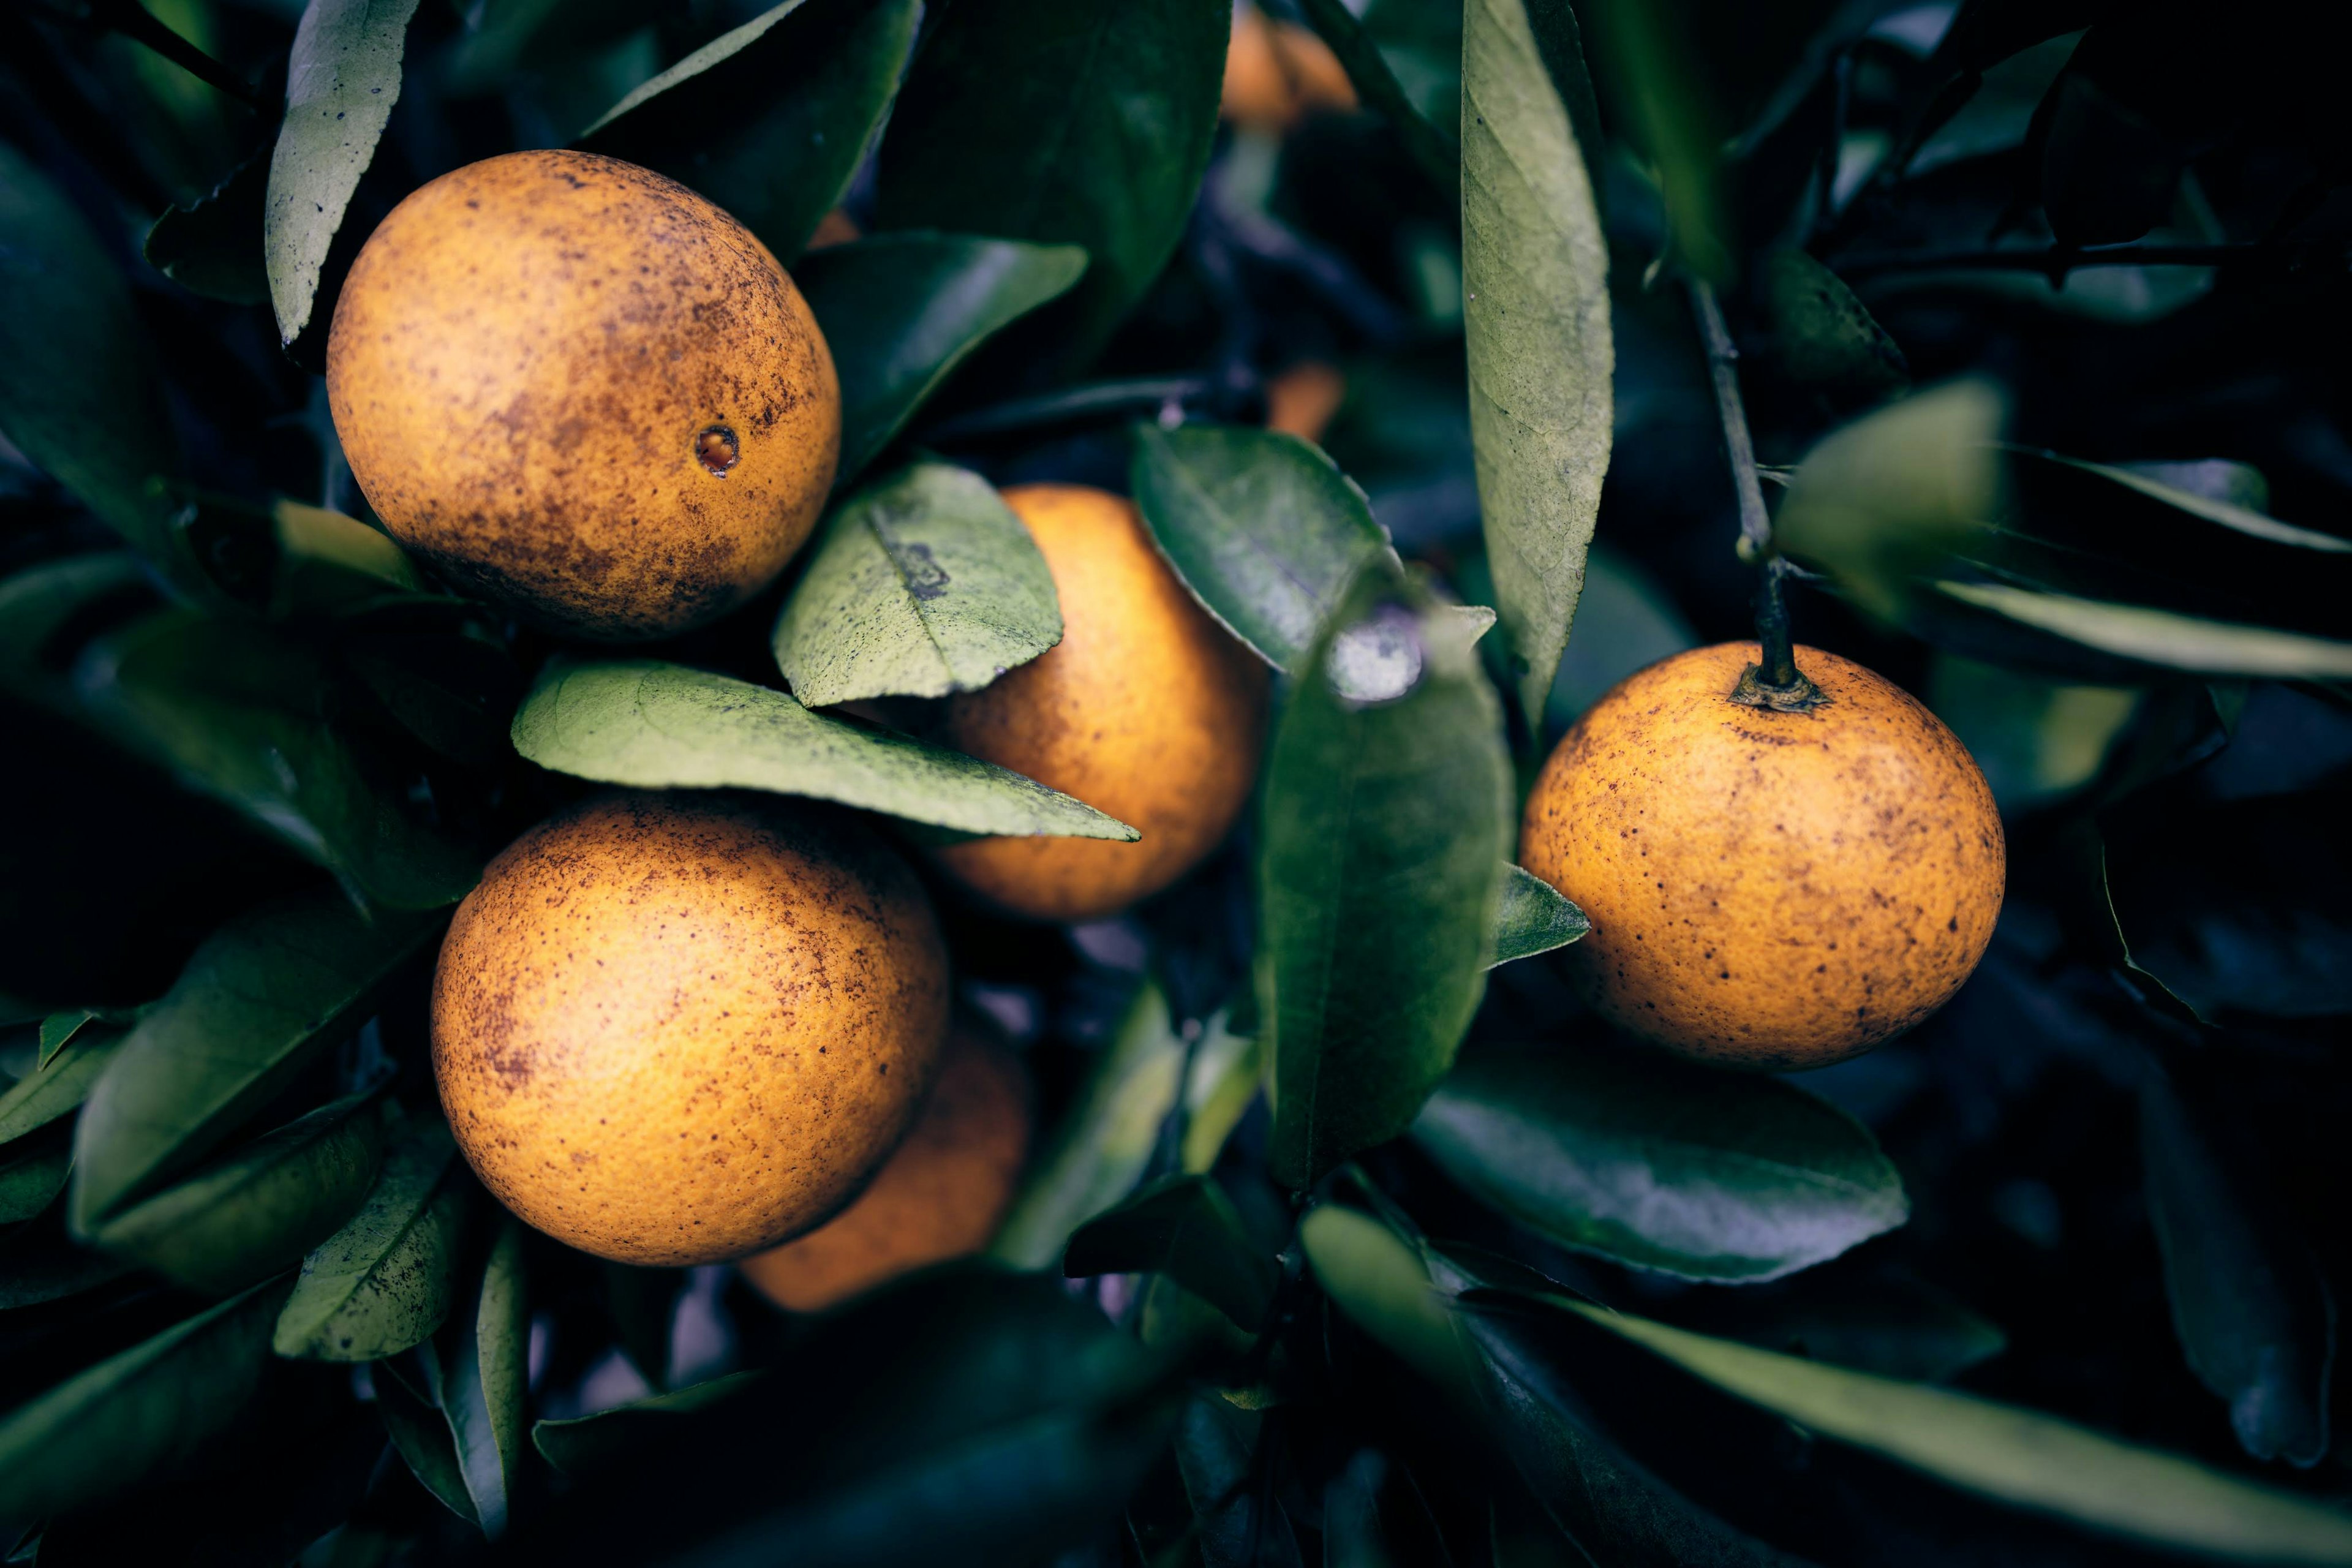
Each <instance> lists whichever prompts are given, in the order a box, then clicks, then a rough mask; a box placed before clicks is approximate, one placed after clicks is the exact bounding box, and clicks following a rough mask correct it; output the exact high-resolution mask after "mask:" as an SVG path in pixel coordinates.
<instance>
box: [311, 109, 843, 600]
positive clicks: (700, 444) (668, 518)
mask: <svg viewBox="0 0 2352 1568" xmlns="http://www.w3.org/2000/svg"><path fill="white" fill-rule="evenodd" d="M327 396H328V401H329V404H330V405H331V408H332V410H333V412H334V416H335V429H336V431H337V433H338V434H339V435H340V436H341V437H342V443H343V452H344V455H345V457H347V458H349V459H350V461H351V465H352V478H353V479H356V480H358V481H359V487H360V489H361V491H362V493H363V494H364V495H365V496H366V497H367V499H368V504H369V505H370V506H372V507H373V508H374V509H375V512H376V515H377V516H378V517H379V518H381V519H382V520H383V525H384V527H385V528H387V529H389V530H390V531H391V532H392V534H393V536H394V538H396V539H398V540H399V541H400V542H401V543H403V544H404V545H406V546H407V547H408V548H409V549H411V550H414V551H415V552H417V553H418V554H420V555H422V556H424V557H425V558H426V559H427V560H429V561H431V562H432V563H434V564H435V565H436V567H438V568H439V569H440V570H441V571H442V572H443V573H444V574H446V575H447V576H449V577H450V578H451V579H452V580H454V581H456V582H457V583H458V584H462V585H463V586H465V587H467V588H469V589H471V590H473V591H475V592H478V593H480V594H483V595H488V596H489V597H492V598H495V599H498V600H500V601H502V602H504V603H505V604H507V605H509V606H510V607H512V608H513V609H514V610H515V611H516V612H517V613H519V614H520V615H521V616H524V617H526V618H527V619H530V620H532V621H535V622H537V623H539V624H541V625H543V626H548V627H551V628H552V629H554V630H557V631H562V632H567V633H572V634H575V635H578V636H583V637H597V638H604V639H610V640H616V641H617V640H633V639H643V638H648V637H666V636H668V635H670V634H672V633H675V632H678V631H683V630H685V629H687V628H688V627H691V626H699V625H701V624H703V623H705V622H707V621H710V620H714V619H716V618H717V617H718V616H722V615H724V614H726V613H727V612H728V611H729V610H731V609H733V608H734V607H735V606H737V605H740V604H741V603H742V602H743V601H744V600H746V599H748V598H750V597H751V595H753V594H756V593H758V592H759V591H760V590H761V588H763V587H765V586H766V585H767V584H769V583H771V582H772V581H773V580H774V579H775V576H776V574H777V573H779V572H781V571H782V570H783V566H784V563H785V562H786V561H787V560H789V559H790V558H791V557H792V554H793V552H794V551H796V550H798V549H799V548H800V546H801V544H802V542H803V541H804V540H806V539H807V537H808V535H809V531H810V530H811V529H812V528H814V526H815V524H816V518H817V513H818V511H819V510H822V508H823V507H824V498H825V492H826V491H827V490H828V489H830V488H831V486H832V484H833V472H834V465H835V462H836V460H837V459H838V458H839V456H840V448H841V386H840V383H839V382H838V380H836V379H835V374H834V365H833V355H832V353H831V351H830V350H828V349H827V348H826V346H825V342H824V333H823V332H821V331H818V330H817V324H816V319H815V318H814V316H812V315H811V314H810V313H809V308H808V305H807V303H806V301H804V300H802V298H801V296H800V291H799V290H798V289H795V288H793V281H792V279H790V278H788V277H786V276H785V274H784V269H783V268H782V267H780V266H778V265H777V264H776V258H774V257H773V256H772V255H770V254H769V253H768V249H767V247H765V246H763V245H761V243H760V242H759V241H758V240H757V239H755V238H753V237H752V236H751V232H750V231H749V230H748V229H746V228H744V227H743V226H742V225H741V224H739V223H737V222H736V221H735V220H734V219H733V218H731V217H730V216H728V215H727V214H726V213H724V212H722V211H720V210H719V208H718V207H716V206H714V205H711V204H710V203H709V202H708V201H706V200H704V199H703V198H702V197H701V196H698V195H695V194H694V193H693V192H692V191H689V190H688V189H687V188H686V187H685V186H684V185H681V184H677V182H676V181H674V180H668V179H665V178H663V177H662V176H661V175H659V174H655V173H653V172H652V171H651V170H648V169H641V168H638V167H637V166H636V165H635V164H634V163H622V162H620V161H619V160H617V159H614V158H604V157H599V156H597V155H595V154H593V153H572V152H540V153H507V154H505V155H504V156H501V157H497V158H488V159H485V160H483V161H482V162H481V163H469V164H467V166H466V167H464V168H462V169H457V170H455V171H453V172H451V173H449V174H444V175H442V176H441V177H440V178H439V179H437V180H435V181H433V182H432V183H431V184H426V185H425V186H424V187H422V188H421V189H419V190H417V191H415V192H413V193H412V194H411V195H409V196H408V198H407V199H406V200H404V201H403V202H402V203H401V204H400V205H398V206H396V207H394V209H393V210H392V213H391V215H390V216H387V217H386V218H385V219H384V220H383V223H382V224H381V225H379V226H377V228H376V231H375V233H374V234H373V235H372V236H371V237H369V239H368V242H367V244H366V245H365V246H364V247H362V249H361V251H360V254H359V258H358V259H357V260H355V261H353V262H352V270H351V276H350V277H349V279H346V280H345V282H344V284H343V289H342V293H341V297H340V298H339V299H338V300H337V301H336V304H335V320H334V326H333V329H332V331H331V333H330V334H329V337H328V342H327Z"/></svg>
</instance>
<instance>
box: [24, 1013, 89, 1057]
mask: <svg viewBox="0 0 2352 1568" xmlns="http://www.w3.org/2000/svg"><path fill="white" fill-rule="evenodd" d="M98 1016H99V1015H98V1014H97V1013H96V1012H95V1011H94V1010H92V1009H91V1008H89V1007H76V1008H74V1009H73V1010H71V1011H70V1012H65V1013H52V1014H50V1015H49V1016H47V1017H46V1018H44V1019H42V1020H41V1039H40V1054H39V1055H38V1056H37V1057H35V1058H33V1065H34V1066H36V1067H44V1068H45V1067H47V1066H48V1065H49V1062H50V1060H51V1059H52V1058H55V1057H56V1056H57V1054H58V1052H59V1051H61V1050H63V1049H64V1048H65V1047H66V1044H67V1042H68V1041H69V1040H71V1039H72V1038H73V1037H75V1036H76V1035H79V1034H80V1033H81V1031H82V1026H84V1025H86V1024H89V1023H90V1022H92V1021H93V1020H95V1019H96V1018H97V1017H98Z"/></svg>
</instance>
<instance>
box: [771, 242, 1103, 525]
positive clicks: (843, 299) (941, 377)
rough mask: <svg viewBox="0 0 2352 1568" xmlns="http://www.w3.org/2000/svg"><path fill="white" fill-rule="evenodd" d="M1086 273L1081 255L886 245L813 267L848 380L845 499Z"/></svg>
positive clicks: (977, 246) (808, 278)
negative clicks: (945, 398) (864, 473)
mask: <svg viewBox="0 0 2352 1568" xmlns="http://www.w3.org/2000/svg"><path fill="white" fill-rule="evenodd" d="M1086 270H1087V253H1086V251H1085V249H1084V248H1083V247H1079V246H1075V245H1029V244H1024V243H1023V242H1022V241H1020V240H1017V239H987V238H982V237H980V236H978V235H970V234H927V233H923V232H921V231H912V232H908V233H903V234H878V235H875V236H873V237H871V238H867V239H861V240H856V241H854V242H853V243H851V244H848V245H836V246H830V247H826V248H825V249H823V250H818V251H812V252H811V253H810V254H808V255H806V256H803V258H801V259H800V263H799V265H798V266H797V267H795V268H793V278H794V279H795V280H797V281H798V282H799V284H800V286H801V292H802V293H803V294H804V295H806V296H807V298H808V302H809V309H810V310H814V312H815V313H816V319H817V324H818V325H819V326H821V327H823V328H824V337H825V342H827V343H828V344H830V345H831V346H832V349H833V358H834V363H835V364H836V365H838V366H839V367H840V369H841V467H840V468H839V470H838V471H837V473H836V476H835V480H834V483H835V487H836V488H845V487H846V486H847V485H848V484H849V482H850V481H851V480H853V479H856V477H857V475H858V473H859V471H860V470H861V469H863V468H865V467H866V464H868V463H870V462H872V461H873V460H874V459H875V458H877V457H879V456H881V454H882V451H883V449H884V448H885V447H888V446H889V445H890V443H891V441H892V440H893V439H895V438H896V437H897V436H898V432H899V431H900V430H902V429H904V428H905V427H906V424H907V421H908V420H909V419H911V418H912V417H914V415H915V411H916V410H917V409H919V408H920V407H921V406H922V405H924V403H925V402H927V401H929V398H930V396H931V395H932V394H933V393H935V392H937V391H938V390H939V389H940V387H941V386H942V385H944V384H946V382H947V379H948V377H949V376H950V375H952V374H954V373H955V369H956V367H957V366H958V365H960V364H961V363H963V361H964V359H965V358H966V356H968V355H969V354H971V352H972V351H973V350H974V349H976V348H978V347H980V345H981V344H982V343H983V342H987V341H988V340H989V339H990V338H992V337H993V336H995V335H996V334H997V333H998V332H999V331H1003V329H1004V328H1006V327H1008V326H1010V325H1011V324H1012V323H1013V322H1014V321H1018V320H1020V319H1021V318H1022V317H1023V316H1025V315H1027V314H1028V313H1029V312H1030V311H1032V310H1036V309H1037V308H1038V307H1039V306H1041V305H1044V304H1046V303H1048V302H1050V301H1052V300H1058V299H1060V298H1061V297H1062V296H1063V295H1065V294H1066V293H1068V292H1069V291H1070V289H1071V288H1072V286H1073V285H1075V284H1076V282H1077V280H1078V279H1079V278H1080V277H1082V276H1083V275H1084V274H1085V272H1086Z"/></svg>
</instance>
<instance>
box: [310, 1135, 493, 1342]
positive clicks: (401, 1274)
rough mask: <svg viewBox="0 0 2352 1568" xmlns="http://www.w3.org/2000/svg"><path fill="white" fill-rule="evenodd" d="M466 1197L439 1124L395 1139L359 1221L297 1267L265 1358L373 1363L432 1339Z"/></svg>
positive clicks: (449, 1287) (448, 1287) (451, 1146)
mask: <svg viewBox="0 0 2352 1568" xmlns="http://www.w3.org/2000/svg"><path fill="white" fill-rule="evenodd" d="M466 1198H467V1182H466V1179H465V1177H464V1175H463V1173H462V1172H461V1171H460V1170H459V1168H458V1163H457V1143H456V1142H455V1141H454V1140H453V1139H452V1138H451V1137H450V1135H449V1124H448V1123H447V1122H446V1121H442V1120H441V1119H440V1118H439V1117H437V1116H431V1117H420V1118H418V1119H416V1120H415V1121H411V1122H410V1123H409V1124H408V1125H407V1126H406V1127H404V1128H403V1129H401V1130H400V1131H398V1132H397V1133H396V1134H395V1135H394V1139H393V1142H392V1145H391V1147H390V1149H389V1150H388V1151H386V1152H385V1155H384V1161H383V1170H382V1171H381V1172H380V1173H378V1174H377V1176H376V1180H375V1184H374V1186H373V1187H372V1188H370V1189H369V1191H368V1194H367V1198H366V1201H365V1202H363V1203H362V1205H360V1210H359V1212H358V1213H357V1214H355V1215H352V1217H351V1219H350V1220H349V1221H348V1222H347V1223H346V1224H345V1225H344V1226H342V1228H341V1229H340V1230H338V1231H336V1232H335V1234H334V1235H332V1236H331V1237H328V1238H327V1239H326V1240H324V1241H322V1242H320V1244H319V1245H318V1247H316V1248H315V1249H314V1250H312V1252H311V1253H310V1256H309V1257H308V1258H304V1259H303V1260H302V1272H301V1275H300V1277H299V1279H296V1280H295V1282H294V1293H293V1295H292V1296H290V1297H289V1298H288V1299H287V1301H286V1307H285V1310H283V1311H281V1312H280V1313H278V1328H277V1331H276V1333H275V1335H274V1337H273V1339H272V1341H271V1344H272V1348H274V1349H275V1350H276V1351H277V1352H278V1354H279V1355H282V1356H293V1357H299V1358H303V1359H308V1360H313V1361H337V1362H357V1361H380V1360H383V1358H385V1357H388V1356H394V1355H398V1354H399V1353H400V1352H403V1351H404V1350H407V1349H409V1348H410V1347H411V1346H414V1345H418V1344H422V1343H424V1342H425V1341H426V1340H427V1339H429V1338H431V1337H432V1335H433V1332H434V1331H435V1330H436V1329H438V1328H439V1327H440V1326H441V1324H442V1321H443V1320H445V1319H446V1318H447V1317H448V1315H449V1304H450V1302H451V1300H453V1299H454V1298H455V1297H456V1295H457V1243H458V1240H459V1236H460V1231H461V1229H462V1226H463V1223H464V1219H465V1212H466Z"/></svg>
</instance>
